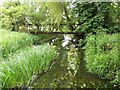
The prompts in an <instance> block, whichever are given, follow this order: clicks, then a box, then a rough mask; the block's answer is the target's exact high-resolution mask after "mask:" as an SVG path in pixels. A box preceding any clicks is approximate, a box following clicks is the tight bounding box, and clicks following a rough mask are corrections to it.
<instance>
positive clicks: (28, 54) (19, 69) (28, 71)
mask: <svg viewBox="0 0 120 90" xmlns="http://www.w3.org/2000/svg"><path fill="white" fill-rule="evenodd" d="M55 55H56V51H55V48H54V47H52V46H50V45H46V44H45V45H42V46H33V47H28V48H26V49H24V50H22V51H21V52H20V53H16V54H14V55H13V56H11V57H9V60H7V61H1V64H0V82H1V86H2V87H5V88H6V87H15V86H21V85H22V84H23V83H26V84H29V82H30V80H31V79H32V76H33V75H34V74H35V73H37V72H41V71H42V70H47V69H48V67H49V64H50V62H51V60H53V59H54V58H55Z"/></svg>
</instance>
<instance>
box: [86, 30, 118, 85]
mask: <svg viewBox="0 0 120 90" xmlns="http://www.w3.org/2000/svg"><path fill="white" fill-rule="evenodd" d="M119 39H120V35H119V34H111V35H108V34H106V33H105V32H98V33H97V35H92V34H89V35H88V36H87V38H86V42H87V44H86V46H85V61H86V68H87V69H88V71H89V72H91V73H94V74H98V75H99V76H101V77H103V78H104V79H109V80H111V81H113V82H114V83H118V82H119V83H120V81H119V79H118V78H119V77H118V76H119V73H120V71H119V69H118V68H119V67H120V60H119V51H118V49H119V48H120V47H119V46H118V43H119Z"/></svg>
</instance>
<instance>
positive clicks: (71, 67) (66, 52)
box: [30, 44, 112, 88]
mask: <svg viewBox="0 0 120 90" xmlns="http://www.w3.org/2000/svg"><path fill="white" fill-rule="evenodd" d="M72 45H73V44H71V45H70V47H69V48H70V49H66V48H63V47H62V46H59V47H58V48H59V55H58V57H57V59H56V60H53V62H52V63H51V65H50V67H49V69H48V71H47V72H43V73H41V74H39V75H37V78H35V79H34V80H33V81H32V82H31V84H30V86H32V87H34V88H111V87H112V85H111V84H110V83H109V81H107V80H103V79H101V78H100V77H98V76H97V75H94V74H91V73H89V72H87V70H86V69H85V61H84V49H81V48H79V49H78V48H75V47H74V45H73V46H72Z"/></svg>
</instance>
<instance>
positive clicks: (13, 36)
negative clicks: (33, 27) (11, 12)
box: [0, 29, 39, 58]
mask: <svg viewBox="0 0 120 90" xmlns="http://www.w3.org/2000/svg"><path fill="white" fill-rule="evenodd" d="M0 32H1V35H0V45H1V46H2V57H3V58H6V57H8V54H12V53H14V52H15V51H16V50H18V49H20V48H23V47H25V46H27V45H32V44H33V41H34V39H37V38H39V37H37V36H34V35H30V34H27V33H19V32H10V31H7V30H3V29H0Z"/></svg>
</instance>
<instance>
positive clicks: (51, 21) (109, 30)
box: [0, 0, 120, 87]
mask: <svg viewBox="0 0 120 90" xmlns="http://www.w3.org/2000/svg"><path fill="white" fill-rule="evenodd" d="M15 1H16V0H15ZM27 1H28V0H24V2H20V1H19V0H17V1H16V2H5V3H3V4H2V5H1V6H0V8H1V9H0V19H1V22H0V27H1V28H4V29H7V30H10V31H6V30H2V29H1V30H0V34H1V36H0V54H2V56H1V57H0V61H1V66H0V80H2V81H0V82H2V83H1V85H2V87H14V86H17V85H18V86H20V85H22V84H23V83H27V84H28V83H29V81H30V80H31V78H32V76H33V75H34V74H35V73H36V72H37V71H39V69H40V68H41V69H44V68H48V67H46V65H49V62H50V61H51V60H52V59H53V57H54V55H55V49H54V48H52V47H51V46H49V45H45V46H34V47H30V46H32V45H33V43H34V40H36V39H38V40H37V41H36V42H35V44H36V45H38V44H40V42H41V41H40V38H45V37H47V35H46V36H44V35H43V36H42V35H40V36H35V35H30V34H27V33H20V32H35V33H37V32H40V33H41V32H72V33H81V34H75V35H74V36H73V38H74V39H75V40H71V42H74V44H75V47H78V46H77V45H76V44H79V46H80V48H82V47H84V46H85V52H84V53H85V58H84V59H85V61H86V68H87V70H88V71H89V72H91V73H94V74H97V75H98V76H101V77H102V78H104V79H108V80H110V81H111V82H112V83H115V84H119V85H120V70H119V67H120V61H119V55H118V54H119V47H120V46H119V45H120V44H119V39H120V38H119V37H120V35H119V34H118V33H120V25H119V24H120V20H119V19H120V5H119V4H120V3H119V2H81V1H78V2H35V1H34V0H30V1H28V2H27ZM11 31H17V32H11ZM53 36H54V37H53V38H49V39H48V40H49V42H51V41H52V39H54V40H53V42H54V41H55V40H57V39H58V42H59V43H58V44H59V45H58V44H57V45H58V46H61V42H64V40H63V38H62V39H60V37H56V36H55V35H53ZM50 39H51V40H50ZM79 40H80V42H78V41H79ZM43 41H46V39H45V40H43ZM47 42H48V41H47ZM54 43H55V42H54ZM54 43H53V44H54ZM27 46H28V48H26V47H27ZM23 47H25V48H26V49H25V50H23ZM21 48H22V49H21ZM48 48H50V50H49V49H48ZM17 50H19V51H20V52H16V51H17ZM1 51H2V52H1ZM15 52H16V53H17V54H15V55H14V53H15ZM38 54H39V55H38ZM68 54H69V53H68ZM8 57H9V58H8ZM3 58H4V59H6V60H5V61H4V60H3ZM69 58H71V59H69ZM68 59H69V61H72V57H68ZM73 62H74V60H73ZM73 62H72V63H73ZM74 63H77V62H74ZM78 63H79V62H78ZM13 66H14V67H15V68H14V67H13ZM34 67H35V68H34ZM16 68H17V69H18V70H17V69H16ZM32 68H33V69H32ZM74 69H76V68H74ZM22 75H23V76H22ZM20 76H21V77H20ZM18 77H20V79H19V78H18ZM24 78H25V80H24ZM13 79H14V80H13ZM115 84H114V85H115Z"/></svg>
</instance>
